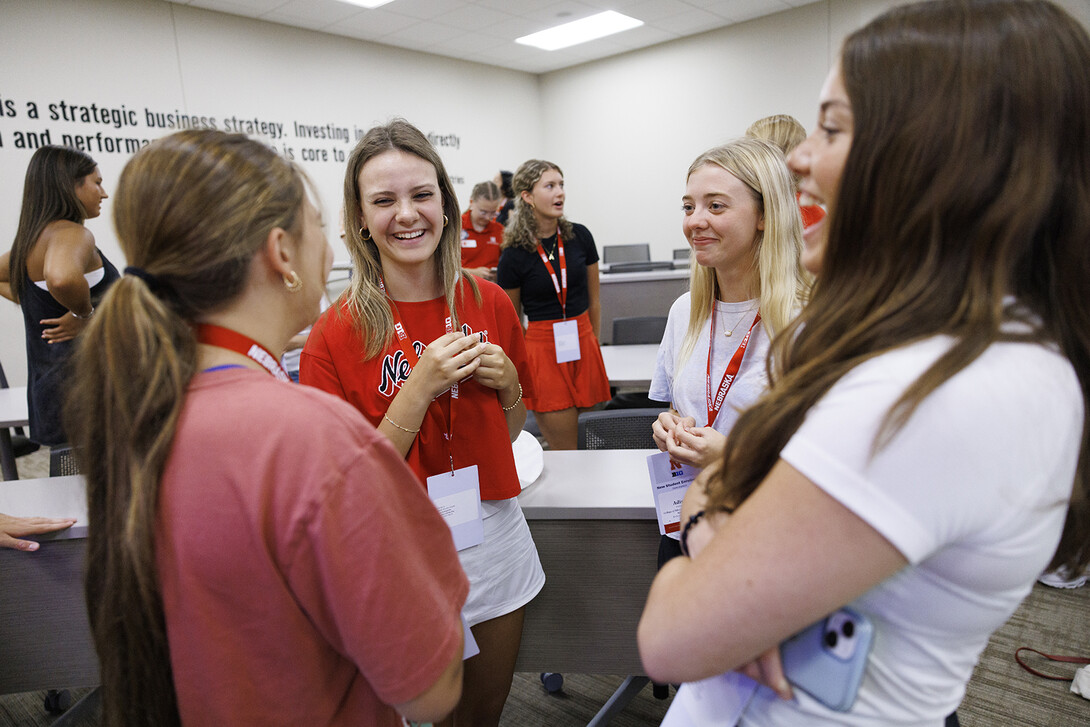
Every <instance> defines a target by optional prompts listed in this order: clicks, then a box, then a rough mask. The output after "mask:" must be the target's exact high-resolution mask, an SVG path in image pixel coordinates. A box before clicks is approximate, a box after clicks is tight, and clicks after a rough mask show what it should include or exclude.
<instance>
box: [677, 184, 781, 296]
mask: <svg viewBox="0 0 1090 727" xmlns="http://www.w3.org/2000/svg"><path fill="white" fill-rule="evenodd" d="M681 209H682V211H683V212H684V213H685V217H684V219H683V220H682V223H681V227H682V230H683V231H684V232H685V239H686V240H688V241H689V247H691V248H692V250H693V256H694V257H695V258H696V261H697V263H699V264H701V265H704V266H707V267H710V268H715V269H716V270H717V271H720V272H723V273H726V274H728V277H730V278H737V277H738V276H740V275H748V273H749V271H751V270H752V269H753V268H754V261H755V255H756V251H757V244H756V243H757V237H758V235H759V234H760V231H761V230H763V229H764V217H763V216H762V215H761V211H760V207H759V206H758V203H757V199H756V196H755V194H754V192H753V190H751V189H750V188H749V187H748V186H746V184H745V183H744V182H742V180H740V179H738V177H736V176H734V175H733V174H731V173H730V172H728V171H727V170H726V169H724V168H723V167H721V166H719V165H718V164H713V163H707V164H703V165H701V166H699V167H697V168H696V169H695V170H694V171H693V173H692V174H690V175H689V179H688V181H687V182H686V183H685V196H684V197H682V200H681Z"/></svg>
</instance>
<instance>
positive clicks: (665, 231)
mask: <svg viewBox="0 0 1090 727" xmlns="http://www.w3.org/2000/svg"><path fill="white" fill-rule="evenodd" d="M898 4H901V2H900V1H899V0H825V2H819V3H814V4H811V5H806V6H804V7H800V8H794V9H792V10H787V11H784V12H782V13H778V14H776V15H770V16H765V17H762V18H757V19H755V20H751V21H749V22H746V23H742V24H739V25H735V26H731V27H727V28H722V29H720V30H714V31H711V32H708V33H704V34H702V35H699V36H693V37H690V38H684V39H681V40H677V41H674V42H671V43H667V44H663V45H660V46H657V47H654V48H649V49H645V50H642V51H634V52H631V53H628V54H625V55H622V56H615V57H613V58H607V59H604V60H601V61H597V62H593V63H588V64H585V65H582V66H577V67H574V68H570V69H565V70H561V71H555V72H553V73H549V74H547V75H545V76H543V77H542V83H541V110H542V114H543V117H542V129H543V133H544V137H543V139H542V148H541V152H540V153H541V155H542V156H543V157H544V158H546V159H549V160H551V161H553V162H555V163H557V164H559V165H560V167H561V168H562V169H563V170H564V175H565V179H564V181H565V188H566V190H567V193H568V196H567V201H566V203H565V206H566V212H567V215H568V217H569V218H571V219H572V220H575V221H577V222H582V223H584V224H586V225H587V226H588V227H589V228H590V230H591V232H592V233H593V234H594V236H595V241H596V242H597V243H598V246H599V248H601V246H602V245H615V244H624V243H632V242H647V243H650V245H651V257H652V259H670V257H671V250H672V249H674V248H681V247H685V246H686V243H685V238H684V237H683V235H682V232H681V211H680V207H681V196H682V194H684V190H685V172H686V171H687V170H688V167H689V164H690V162H692V160H693V159H695V158H696V157H697V155H699V154H700V153H701V152H703V151H705V150H706V149H708V148H710V147H712V146H714V145H716V144H720V143H723V142H724V141H727V140H728V139H731V138H733V137H736V136H740V135H742V134H743V133H744V132H745V130H746V127H747V126H749V124H750V123H751V122H753V121H755V120H757V119H759V118H761V117H763V116H768V115H771V114H777V113H786V114H791V115H792V116H794V117H795V118H797V119H798V120H799V121H801V122H802V124H803V125H804V126H805V127H806V128H807V129H808V130H809V129H811V128H812V127H813V125H814V123H815V120H816V118H817V97H818V92H819V91H820V88H821V84H822V82H823V81H824V79H825V76H826V74H827V73H828V71H829V68H830V67H831V66H832V63H833V62H834V61H835V58H836V56H837V54H838V53H839V50H840V45H841V42H842V41H843V39H844V37H845V36H846V35H847V34H849V33H851V32H852V31H854V30H855V29H857V28H859V27H860V26H862V25H864V24H865V23H866V22H868V21H869V20H871V19H872V18H874V17H875V16H877V15H878V14H880V13H881V12H884V11H885V10H887V9H888V8H891V7H893V6H895V5H898ZM1058 4H1060V5H1062V6H1064V7H1065V8H1066V9H1067V10H1068V11H1069V12H1070V13H1072V15H1074V16H1075V17H1076V18H1077V19H1078V20H1079V21H1080V22H1082V24H1083V25H1084V26H1086V27H1088V28H1090V0H1058Z"/></svg>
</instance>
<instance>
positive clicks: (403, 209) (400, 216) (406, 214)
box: [397, 199, 416, 224]
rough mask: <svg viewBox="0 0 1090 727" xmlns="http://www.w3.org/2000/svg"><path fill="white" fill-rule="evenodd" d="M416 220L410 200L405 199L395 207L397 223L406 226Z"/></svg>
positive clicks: (414, 208)
mask: <svg viewBox="0 0 1090 727" xmlns="http://www.w3.org/2000/svg"><path fill="white" fill-rule="evenodd" d="M415 219H416V207H415V206H414V205H413V203H412V200H410V199H405V200H402V201H401V202H399V203H398V205H397V221H398V222H400V223H401V224H408V223H409V222H412V221H414V220H415Z"/></svg>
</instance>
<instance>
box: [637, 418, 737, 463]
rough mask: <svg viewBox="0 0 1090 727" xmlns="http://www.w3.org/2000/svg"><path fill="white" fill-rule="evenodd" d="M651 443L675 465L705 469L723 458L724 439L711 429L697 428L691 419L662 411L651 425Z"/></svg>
mask: <svg viewBox="0 0 1090 727" xmlns="http://www.w3.org/2000/svg"><path fill="white" fill-rule="evenodd" d="M651 432H652V435H653V436H654V438H655V444H656V445H657V446H658V448H659V450H660V451H663V452H669V453H670V456H671V457H673V458H674V459H676V460H677V461H679V462H683V463H685V464H688V465H692V466H694V467H701V468H703V467H707V466H708V465H709V464H711V463H712V462H714V461H716V460H718V459H719V457H721V456H722V455H723V447H724V445H725V444H726V441H727V438H726V437H724V436H723V435H722V434H720V433H719V432H717V431H715V430H714V429H712V428H711V427H698V426H696V420H695V419H694V418H693V417H682V416H678V415H677V414H675V413H674V412H672V411H664V412H662V413H661V414H659V418H658V419H656V420H655V421H654V423H653V424H652V425H651Z"/></svg>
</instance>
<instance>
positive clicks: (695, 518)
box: [681, 510, 704, 557]
mask: <svg viewBox="0 0 1090 727" xmlns="http://www.w3.org/2000/svg"><path fill="white" fill-rule="evenodd" d="M703 518H704V511H703V510H701V511H700V512H698V513H696V514H695V515H690V516H689V520H688V522H686V523H685V527H683V528H682V529H681V552H682V554H683V555H685V556H686V557H692V556H690V555H689V531H690V530H692V529H693V526H694V525H696V524H697V523H698V522H700V521H701V520H702V519H703Z"/></svg>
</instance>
